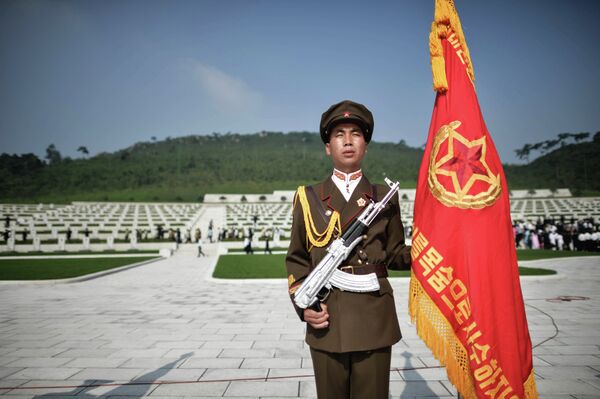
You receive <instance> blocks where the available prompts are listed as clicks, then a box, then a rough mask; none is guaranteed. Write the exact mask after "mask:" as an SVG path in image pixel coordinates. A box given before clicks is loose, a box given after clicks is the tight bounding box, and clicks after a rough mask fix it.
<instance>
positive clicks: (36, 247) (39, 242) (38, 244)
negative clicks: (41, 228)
mask: <svg viewBox="0 0 600 399" xmlns="http://www.w3.org/2000/svg"><path fill="white" fill-rule="evenodd" d="M41 247H42V240H40V237H33V250H34V251H39V250H40V249H41Z"/></svg>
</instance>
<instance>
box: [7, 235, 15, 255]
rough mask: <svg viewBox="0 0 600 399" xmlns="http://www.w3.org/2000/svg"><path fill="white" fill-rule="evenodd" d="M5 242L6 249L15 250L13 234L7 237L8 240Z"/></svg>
mask: <svg viewBox="0 0 600 399" xmlns="http://www.w3.org/2000/svg"><path fill="white" fill-rule="evenodd" d="M6 244H7V245H8V250H9V251H11V252H12V251H14V250H15V236H14V235H12V236H10V237H9V238H8V241H7V242H6Z"/></svg>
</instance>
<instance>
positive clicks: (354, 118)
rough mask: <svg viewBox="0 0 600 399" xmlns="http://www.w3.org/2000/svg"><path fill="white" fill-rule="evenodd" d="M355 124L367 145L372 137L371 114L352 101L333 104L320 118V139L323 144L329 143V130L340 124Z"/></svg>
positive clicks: (365, 108) (362, 106) (372, 123)
mask: <svg viewBox="0 0 600 399" xmlns="http://www.w3.org/2000/svg"><path fill="white" fill-rule="evenodd" d="M344 122H346V123H356V124H357V125H358V126H359V127H360V128H361V129H362V132H363V135H364V136H365V141H366V142H367V143H368V142H369V141H371V136H373V126H374V124H375V122H374V121H373V114H372V113H371V111H369V110H368V109H367V107H365V106H364V105H362V104H359V103H355V102H354V101H350V100H344V101H342V102H339V103H337V104H333V105H332V106H331V107H329V109H328V110H327V111H325V112H324V113H323V115H322V116H321V125H320V131H321V139H322V140H323V142H324V143H329V134H330V132H331V129H333V128H334V127H335V126H336V125H338V124H340V123H344Z"/></svg>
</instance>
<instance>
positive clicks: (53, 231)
mask: <svg viewBox="0 0 600 399" xmlns="http://www.w3.org/2000/svg"><path fill="white" fill-rule="evenodd" d="M57 236H58V229H57V228H56V227H53V228H52V238H57Z"/></svg>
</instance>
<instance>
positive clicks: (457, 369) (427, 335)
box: [408, 270, 538, 399]
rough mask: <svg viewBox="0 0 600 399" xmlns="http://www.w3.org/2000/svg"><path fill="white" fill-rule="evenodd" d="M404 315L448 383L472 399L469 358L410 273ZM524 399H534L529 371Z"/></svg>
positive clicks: (533, 388) (475, 396)
mask: <svg viewBox="0 0 600 399" xmlns="http://www.w3.org/2000/svg"><path fill="white" fill-rule="evenodd" d="M408 311H409V313H410V318H411V321H412V322H413V323H415V322H416V326H417V333H418V334H419V337H420V338H421V339H422V340H423V342H425V345H427V347H429V349H431V352H432V353H433V356H434V357H435V358H436V359H437V360H438V361H439V362H440V364H441V365H442V366H444V367H446V372H447V373H448V379H449V380H450V382H451V383H452V384H453V385H454V386H455V387H456V389H458V392H460V394H461V395H462V396H463V397H464V398H466V399H476V398H477V394H476V393H475V386H474V384H473V379H472V378H471V375H472V374H471V368H470V367H469V356H468V354H467V350H466V349H465V347H464V346H463V344H462V343H461V342H460V341H459V340H458V338H457V337H456V335H455V334H454V330H453V328H452V326H451V325H450V323H449V322H448V320H447V319H446V318H445V317H444V315H443V314H442V312H440V310H439V309H438V307H437V306H436V304H435V303H434V302H433V300H432V299H431V298H430V297H429V295H428V294H427V292H425V290H424V289H423V286H421V283H420V282H419V280H418V279H417V278H416V277H415V275H414V274H413V272H412V270H411V272H410V288H409V293H408ZM523 390H524V392H525V399H537V398H538V393H537V388H536V385H535V376H534V372H533V369H532V370H531V373H530V374H529V377H527V380H526V381H525V382H524V383H523Z"/></svg>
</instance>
